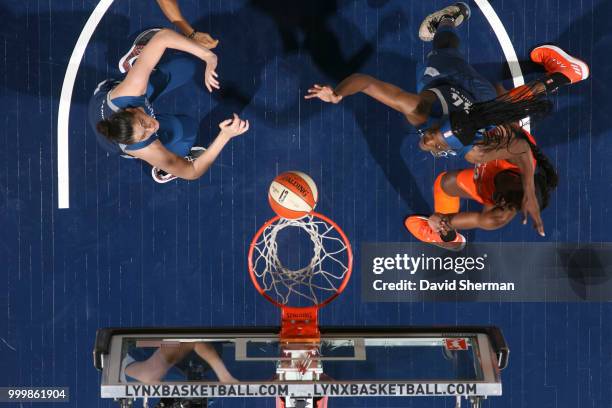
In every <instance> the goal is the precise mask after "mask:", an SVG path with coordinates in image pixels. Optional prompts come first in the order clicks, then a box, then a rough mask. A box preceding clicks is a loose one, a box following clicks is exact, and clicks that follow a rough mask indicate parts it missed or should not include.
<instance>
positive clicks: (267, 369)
mask: <svg viewBox="0 0 612 408" xmlns="http://www.w3.org/2000/svg"><path fill="white" fill-rule="evenodd" d="M278 333H279V329H278V328H246V329H240V328H220V329H210V328H202V329H198V328H184V329H178V328H177V329H102V330H99V331H98V333H97V338H96V346H95V350H94V364H95V366H96V368H98V369H99V370H101V371H102V380H101V396H102V397H103V398H115V399H118V401H120V402H122V403H123V404H124V405H125V406H127V405H128V404H131V402H132V401H134V400H138V399H143V400H145V403H146V401H150V400H152V399H154V398H182V399H191V400H194V399H203V398H211V397H215V398H220V397H252V398H258V397H268V398H270V397H273V398H276V399H277V406H281V407H282V406H284V407H287V408H289V407H324V406H328V405H327V404H328V403H329V406H333V399H334V398H340V397H413V396H430V397H454V398H455V399H456V401H457V404H458V405H460V403H461V399H462V398H465V399H468V400H469V401H471V403H472V405H473V406H480V401H481V400H482V399H484V398H487V397H489V396H498V395H501V393H502V383H501V377H500V370H501V369H503V368H504V367H505V366H506V364H507V362H508V353H509V351H508V348H507V346H506V343H505V340H504V338H503V336H502V333H501V331H500V330H499V329H497V328H494V327H387V328H345V327H343V328H324V327H322V328H321V336H320V340H319V341H316V342H299V341H291V342H287V341H280V340H279V335H278ZM160 355H164V356H165V357H164V359H161V360H159V359H157V357H159V356H160ZM169 355H172V356H174V357H172V358H173V359H172V358H169V357H168V356H169ZM156 359H157V360H159V361H170V362H171V363H172V364H169V365H168V366H167V367H162V368H159V367H157V368H155V369H153V370H152V369H151V367H152V366H151V364H153V363H154V362H155V361H157V360H156ZM205 360H208V362H206V361H205ZM220 362H222V363H221V364H220ZM140 366H143V367H145V368H146V369H147V371H146V372H145V373H148V374H151V372H152V371H155V370H157V371H155V373H156V374H155V375H154V376H153V377H151V376H150V375H149V376H148V377H147V375H145V376H144V377H143V376H141V375H139V374H138V370H137V368H138V367H140ZM158 369H159V370H158ZM224 370H225V371H224ZM228 373H229V374H228ZM145 377H147V378H145ZM218 377H224V380H223V381H219V378H218ZM329 399H332V400H330V401H329V402H328V400H329Z"/></svg>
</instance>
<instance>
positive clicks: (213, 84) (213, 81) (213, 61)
mask: <svg viewBox="0 0 612 408" xmlns="http://www.w3.org/2000/svg"><path fill="white" fill-rule="evenodd" d="M211 54H212V53H211ZM216 70H217V56H216V55H215V54H212V55H211V56H209V57H207V58H206V69H205V70H204V85H206V89H208V92H212V91H213V88H214V89H219V87H220V85H219V80H218V79H217V78H218V77H219V75H217V71H216Z"/></svg>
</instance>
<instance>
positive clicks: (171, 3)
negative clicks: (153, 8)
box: [157, 0, 219, 49]
mask: <svg viewBox="0 0 612 408" xmlns="http://www.w3.org/2000/svg"><path fill="white" fill-rule="evenodd" d="M157 4H159V8H161V10H162V12H163V13H164V15H165V16H166V18H167V19H168V20H170V22H171V23H172V24H174V26H175V27H176V28H178V29H179V30H180V31H181V33H183V35H184V36H186V37H189V38H192V39H194V40H196V41H197V42H199V43H200V44H202V45H203V46H204V47H206V48H209V49H210V48H215V47H216V46H217V44H219V40H215V39H214V38H212V37H211V36H210V35H209V34H208V33H202V32H199V31H196V30H195V29H194V28H193V27H192V26H191V24H189V22H188V21H187V20H185V17H183V13H181V9H180V8H179V5H178V2H177V0H157Z"/></svg>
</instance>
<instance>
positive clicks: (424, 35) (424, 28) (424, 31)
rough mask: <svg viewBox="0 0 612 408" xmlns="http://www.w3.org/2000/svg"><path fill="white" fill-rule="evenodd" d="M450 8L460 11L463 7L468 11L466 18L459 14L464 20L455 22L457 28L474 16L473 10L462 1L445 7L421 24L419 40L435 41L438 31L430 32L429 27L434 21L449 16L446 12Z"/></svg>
mask: <svg viewBox="0 0 612 408" xmlns="http://www.w3.org/2000/svg"><path fill="white" fill-rule="evenodd" d="M450 7H457V8H459V9H461V7H463V8H464V9H465V10H466V15H465V16H464V15H463V14H462V13H461V12H460V13H459V14H460V15H461V16H462V17H463V18H462V19H461V20H458V18H456V20H455V28H457V27H459V26H460V25H461V24H463V23H464V22H465V21H466V20H468V19H469V18H470V16H471V15H472V10H471V9H470V6H468V5H467V3H464V2H462V1H460V2H458V3H455V4H452V5H450V6H447V7H444V8H443V9H441V10H438V11H436V12H434V13H432V14H430V15H428V16H427V17H425V19H424V20H423V22H422V23H421V26H420V27H419V38H420V39H421V40H422V41H425V42H430V41H433V39H434V36H435V35H436V31H433V32H432V31H430V29H429V25H430V24H431V21H432V20H434V19H440V18H442V16H443V15H445V14H449V13H448V12H447V11H446V10H447V9H449V8H450Z"/></svg>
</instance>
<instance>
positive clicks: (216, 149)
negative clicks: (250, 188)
mask: <svg viewBox="0 0 612 408" xmlns="http://www.w3.org/2000/svg"><path fill="white" fill-rule="evenodd" d="M219 128H220V129H221V131H220V132H219V135H218V136H217V137H216V138H215V140H214V141H213V142H212V143H211V145H210V146H208V149H206V151H205V152H204V153H202V155H201V156H200V157H198V158H197V159H196V160H194V161H193V162H190V161H189V160H186V159H184V158H183V157H180V156H177V155H176V154H174V153H172V152H170V151H169V150H167V149H166V148H165V147H164V146H163V145H162V144H161V143H160V142H159V141H158V140H157V141H155V142H153V143H151V145H149V147H147V148H145V149H139V150H133V151H131V152H130V154H132V155H133V156H135V157H138V158H139V159H142V160H144V161H146V162H147V163H149V164H150V165H152V166H154V167H157V168H160V169H162V170H164V171H165V172H167V173H170V174H173V175H175V176H177V177H180V178H182V179H186V180H195V179H197V178H199V177H201V176H202V175H203V174H204V173H206V172H207V171H208V169H209V168H210V167H211V166H212V164H213V163H214V162H215V160H216V159H217V156H219V153H221V151H222V150H223V148H224V147H225V145H226V144H227V142H229V141H230V139H232V138H233V137H236V136H238V135H241V134H243V133H245V132H246V131H247V130H249V121H248V120H241V119H240V118H239V117H238V115H236V114H234V117H233V118H232V119H227V120H224V121H223V122H221V123H220V124H219Z"/></svg>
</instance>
